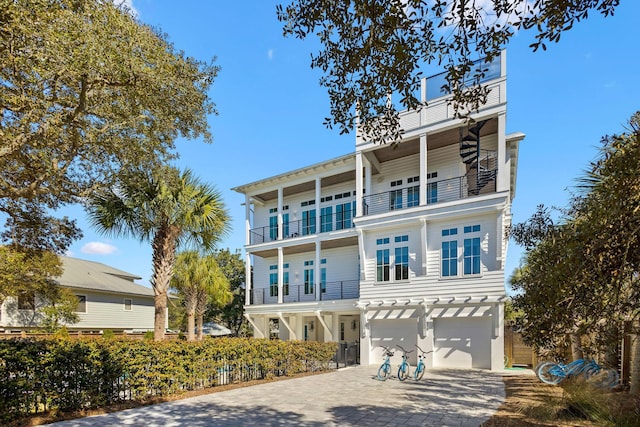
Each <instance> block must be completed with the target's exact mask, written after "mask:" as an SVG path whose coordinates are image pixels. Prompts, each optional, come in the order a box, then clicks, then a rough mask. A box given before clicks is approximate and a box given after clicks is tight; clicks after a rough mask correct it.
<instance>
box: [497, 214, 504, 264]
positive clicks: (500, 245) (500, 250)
mask: <svg viewBox="0 0 640 427" xmlns="http://www.w3.org/2000/svg"><path fill="white" fill-rule="evenodd" d="M503 217H504V212H503V211H500V212H499V213H498V218H497V220H496V231H497V233H496V269H498V270H502V268H503V262H502V260H503V258H504V239H505V237H504V223H503Z"/></svg>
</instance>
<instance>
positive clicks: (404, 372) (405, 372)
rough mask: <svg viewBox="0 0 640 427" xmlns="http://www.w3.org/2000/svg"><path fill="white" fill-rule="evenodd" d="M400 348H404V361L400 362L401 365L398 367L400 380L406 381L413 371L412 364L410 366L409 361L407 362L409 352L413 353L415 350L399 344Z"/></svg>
mask: <svg viewBox="0 0 640 427" xmlns="http://www.w3.org/2000/svg"><path fill="white" fill-rule="evenodd" d="M398 348H399V349H400V350H402V362H401V363H400V367H399V368H398V379H399V380H400V381H404V380H406V379H407V378H409V373H410V371H411V366H409V362H407V354H409V353H412V352H413V350H411V351H407V350H405V349H404V348H402V347H400V346H398Z"/></svg>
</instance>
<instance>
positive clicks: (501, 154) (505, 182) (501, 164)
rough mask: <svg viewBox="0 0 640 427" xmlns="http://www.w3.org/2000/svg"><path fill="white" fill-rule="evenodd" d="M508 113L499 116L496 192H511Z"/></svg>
mask: <svg viewBox="0 0 640 427" xmlns="http://www.w3.org/2000/svg"><path fill="white" fill-rule="evenodd" d="M506 117H507V115H506V113H504V112H503V113H500V114H498V161H497V162H496V163H497V167H498V174H497V177H496V191H507V190H509V174H510V170H509V169H510V168H511V161H510V160H509V159H508V153H507V136H506V135H505V132H506Z"/></svg>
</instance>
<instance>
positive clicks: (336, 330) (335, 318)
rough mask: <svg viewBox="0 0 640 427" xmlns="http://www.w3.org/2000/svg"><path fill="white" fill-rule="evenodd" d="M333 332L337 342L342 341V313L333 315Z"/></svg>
mask: <svg viewBox="0 0 640 427" xmlns="http://www.w3.org/2000/svg"><path fill="white" fill-rule="evenodd" d="M331 334H332V335H333V340H334V341H335V342H339V341H340V315H339V314H338V313H333V314H332V315H331Z"/></svg>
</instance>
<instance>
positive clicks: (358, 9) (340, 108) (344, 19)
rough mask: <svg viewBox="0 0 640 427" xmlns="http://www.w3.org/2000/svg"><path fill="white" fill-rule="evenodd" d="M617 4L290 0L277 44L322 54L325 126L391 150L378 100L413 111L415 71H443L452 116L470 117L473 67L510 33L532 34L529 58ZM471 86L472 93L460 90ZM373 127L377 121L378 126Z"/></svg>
mask: <svg viewBox="0 0 640 427" xmlns="http://www.w3.org/2000/svg"><path fill="white" fill-rule="evenodd" d="M619 2H620V1H619V0H576V1H566V0H509V1H505V0H342V1H335V0H292V1H291V3H290V4H289V5H287V6H282V5H279V6H278V8H277V15H278V19H279V20H280V21H282V22H283V23H284V34H285V36H287V35H293V36H295V37H298V38H300V39H304V38H306V37H307V36H309V35H311V34H314V35H316V36H317V37H318V39H319V41H320V43H321V46H322V48H321V50H320V51H319V52H318V53H316V54H314V55H312V57H311V66H312V67H313V68H319V69H321V70H322V71H323V72H324V76H323V77H322V78H321V80H320V83H321V84H322V85H323V86H325V87H326V88H327V89H328V91H329V99H330V104H331V107H330V108H331V115H332V117H329V118H327V119H326V121H325V124H326V125H327V126H329V127H332V126H338V127H339V128H340V131H341V133H346V132H349V131H350V130H352V129H353V128H354V125H355V123H356V111H355V107H356V105H357V108H358V117H357V119H358V121H359V125H360V127H361V129H362V130H363V131H364V132H365V133H366V134H368V135H370V136H371V137H373V138H374V139H375V140H377V141H397V140H399V139H400V138H401V129H399V121H398V119H397V111H396V109H395V107H394V105H393V104H392V103H388V101H387V96H388V95H389V94H394V96H396V95H397V96H399V104H400V105H401V106H403V107H405V108H410V109H413V108H417V107H419V105H420V100H419V99H418V97H417V94H418V88H419V85H420V79H421V78H422V77H423V75H422V73H421V72H420V67H421V66H423V65H425V64H431V63H437V64H439V65H443V66H444V68H445V69H446V72H447V86H448V89H449V90H450V91H451V92H452V94H453V104H454V107H456V110H457V112H461V111H470V110H475V109H477V108H478V106H479V105H481V104H482V103H483V102H484V101H485V99H486V95H487V93H486V91H484V90H482V89H481V88H479V87H477V86H475V85H474V83H478V82H479V81H480V80H481V78H482V77H483V76H484V73H485V69H484V68H483V67H477V66H474V61H476V60H478V59H481V58H486V62H487V63H488V62H490V61H491V60H492V59H493V58H495V57H497V56H498V54H499V53H500V51H501V50H502V49H504V47H505V46H506V45H507V43H508V41H509V40H510V39H511V37H512V36H513V35H514V34H515V32H516V31H519V30H523V29H530V28H535V30H536V31H537V33H536V36H535V41H534V42H533V43H532V44H531V47H532V48H533V49H534V50H537V49H538V48H542V49H546V43H548V42H557V41H558V40H560V36H561V34H562V33H563V32H564V31H567V30H569V29H571V27H572V26H573V24H574V23H575V22H577V21H580V20H582V19H585V18H587V16H588V14H589V13H590V12H599V13H602V14H603V15H605V16H607V15H610V14H612V13H613V12H614V9H615V8H616V7H617V6H618V4H619ZM469 83H471V84H469ZM381 118H382V119H381Z"/></svg>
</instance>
